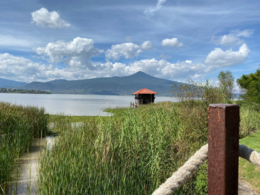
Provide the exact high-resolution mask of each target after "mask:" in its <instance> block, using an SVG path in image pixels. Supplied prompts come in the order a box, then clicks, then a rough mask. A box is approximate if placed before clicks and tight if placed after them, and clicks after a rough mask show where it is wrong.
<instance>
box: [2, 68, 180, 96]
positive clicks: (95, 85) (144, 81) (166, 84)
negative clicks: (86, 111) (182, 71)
mask: <svg viewBox="0 0 260 195" xmlns="http://www.w3.org/2000/svg"><path fill="white" fill-rule="evenodd" d="M14 82H16V81H14ZM174 83H178V82H175V81H170V80H167V79H160V78H156V77H153V76H150V75H148V74H146V73H144V72H137V73H135V74H133V75H130V76H124V77H107V78H95V79H85V80H71V81H68V80H53V81H49V82H32V83H29V84H26V83H24V84H23V85H22V84H21V83H20V82H17V86H16V87H18V88H21V89H33V90H41V91H50V92H51V93H56V94H57V93H58V94H96V95H131V94H132V93H133V92H135V91H137V90H140V89H142V88H148V89H150V90H152V91H156V92H158V93H159V95H162V96H170V95H171V92H170V91H171V86H172V84H174ZM20 84H21V85H20ZM18 85H19V86H18ZM0 87H2V86H1V84H0Z"/></svg>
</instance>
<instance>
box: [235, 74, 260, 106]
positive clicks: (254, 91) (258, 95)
mask: <svg viewBox="0 0 260 195" xmlns="http://www.w3.org/2000/svg"><path fill="white" fill-rule="evenodd" d="M237 83H238V84H239V85H240V87H241V88H242V89H246V93H245V94H244V95H243V96H242V97H243V98H244V99H245V100H246V101H250V102H255V103H258V104H259V103H260V70H257V71H256V72H255V73H251V74H249V75H243V76H242V77H241V78H240V79H237Z"/></svg>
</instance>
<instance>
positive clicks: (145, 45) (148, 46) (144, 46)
mask: <svg viewBox="0 0 260 195" xmlns="http://www.w3.org/2000/svg"><path fill="white" fill-rule="evenodd" d="M141 48H142V49H145V50H151V49H152V48H153V44H152V42H151V41H145V42H143V44H142V45H141Z"/></svg>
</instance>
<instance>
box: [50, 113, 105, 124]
mask: <svg viewBox="0 0 260 195" xmlns="http://www.w3.org/2000/svg"><path fill="white" fill-rule="evenodd" d="M48 117H49V119H48V122H59V123H60V121H69V122H71V123H77V122H82V123H84V122H87V121H89V120H94V118H95V119H98V118H100V117H98V116H66V115H48Z"/></svg>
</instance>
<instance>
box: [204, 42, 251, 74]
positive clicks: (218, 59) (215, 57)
mask: <svg viewBox="0 0 260 195" xmlns="http://www.w3.org/2000/svg"><path fill="white" fill-rule="evenodd" d="M249 53H250V49H249V48H248V47H247V45H246V44H245V43H244V44H243V45H242V46H241V47H240V48H239V50H238V51H233V50H231V49H230V50H226V51H223V50H222V49H220V48H215V49H214V50H213V51H211V52H210V53H209V54H208V56H207V58H206V60H205V63H206V64H208V65H209V66H210V67H209V68H210V69H211V68H220V67H228V66H234V65H237V64H241V63H243V62H244V61H245V60H246V58H247V56H248V54H249Z"/></svg>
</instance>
